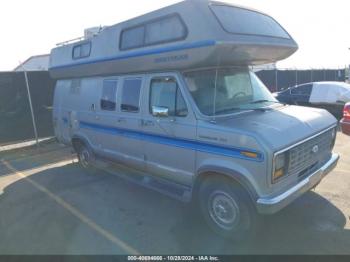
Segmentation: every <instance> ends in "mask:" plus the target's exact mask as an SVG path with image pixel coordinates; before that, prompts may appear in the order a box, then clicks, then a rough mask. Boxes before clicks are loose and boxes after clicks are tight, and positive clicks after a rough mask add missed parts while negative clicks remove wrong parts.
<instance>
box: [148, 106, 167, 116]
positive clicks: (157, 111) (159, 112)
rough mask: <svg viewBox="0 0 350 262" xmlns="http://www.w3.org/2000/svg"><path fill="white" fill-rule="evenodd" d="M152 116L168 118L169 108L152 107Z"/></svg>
mask: <svg viewBox="0 0 350 262" xmlns="http://www.w3.org/2000/svg"><path fill="white" fill-rule="evenodd" d="M152 115H153V116H155V117H168V116H169V108H167V107H163V106H152Z"/></svg>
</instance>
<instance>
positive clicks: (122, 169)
mask: <svg viewBox="0 0 350 262" xmlns="http://www.w3.org/2000/svg"><path fill="white" fill-rule="evenodd" d="M94 165H95V166H96V168H97V169H100V170H103V171H105V172H107V173H109V174H112V175H115V176H118V177H120V178H123V179H125V180H127V181H130V182H132V183H136V184H138V185H140V186H143V187H146V188H149V189H152V190H154V191H157V192H159V193H161V194H164V195H166V196H169V197H171V198H174V199H177V200H180V201H182V202H187V203H188V202H190V201H191V199H192V190H191V187H188V186H184V185H180V184H177V183H174V182H171V181H169V180H166V179H162V178H156V177H154V176H151V175H149V174H147V173H144V172H141V171H138V170H135V169H132V168H129V167H126V166H124V165H120V164H118V163H115V162H112V161H109V160H105V159H100V158H99V159H96V160H95V163H94Z"/></svg>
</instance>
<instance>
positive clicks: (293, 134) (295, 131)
mask: <svg viewBox="0 0 350 262" xmlns="http://www.w3.org/2000/svg"><path fill="white" fill-rule="evenodd" d="M216 123H217V125H220V126H222V127H225V128H234V129H239V130H241V131H243V132H244V131H246V132H250V133H254V134H255V135H256V136H257V137H260V138H261V139H262V140H263V141H264V142H265V144H267V145H268V146H270V147H271V148H272V149H273V150H274V151H278V150H281V149H283V148H286V147H288V146H291V145H293V144H295V143H297V142H299V141H302V140H304V139H307V138H308V137H310V136H312V135H315V134H317V133H320V132H322V131H323V130H325V129H327V128H329V127H331V126H332V125H336V123H337V121H336V119H335V118H334V117H333V116H332V115H331V114H330V113H328V112H327V111H325V110H322V109H316V108H309V107H300V106H282V107H277V108H273V109H271V110H267V111H265V112H264V111H254V112H247V113H243V114H241V115H236V116H233V117H230V118H222V119H217V120H216Z"/></svg>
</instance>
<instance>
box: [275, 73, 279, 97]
mask: <svg viewBox="0 0 350 262" xmlns="http://www.w3.org/2000/svg"><path fill="white" fill-rule="evenodd" d="M275 87H276V91H277V92H278V91H280V90H279V88H278V70H277V68H275Z"/></svg>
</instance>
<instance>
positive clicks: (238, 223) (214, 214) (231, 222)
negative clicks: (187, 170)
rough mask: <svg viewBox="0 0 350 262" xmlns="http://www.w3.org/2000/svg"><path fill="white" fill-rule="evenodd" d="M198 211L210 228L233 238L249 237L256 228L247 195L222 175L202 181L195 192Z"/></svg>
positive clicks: (254, 217)
mask: <svg viewBox="0 0 350 262" xmlns="http://www.w3.org/2000/svg"><path fill="white" fill-rule="evenodd" d="M198 197H199V198H198V200H199V206H200V209H201V212H202V214H203V216H204V218H205V220H206V222H207V224H208V225H209V226H210V228H211V229H212V230H214V231H215V232H216V233H218V234H220V235H221V236H223V237H226V238H231V239H233V240H243V239H247V238H251V237H252V234H253V233H254V232H255V230H256V226H257V215H256V211H255V208H254V206H253V204H252V201H251V199H250V197H249V195H248V194H247V193H246V192H245V190H244V189H243V188H242V187H241V186H240V185H238V184H236V183H234V182H232V181H230V180H229V179H226V178H221V177H212V178H207V179H205V180H204V181H203V183H202V184H201V186H200V188H199V194H198Z"/></svg>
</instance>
